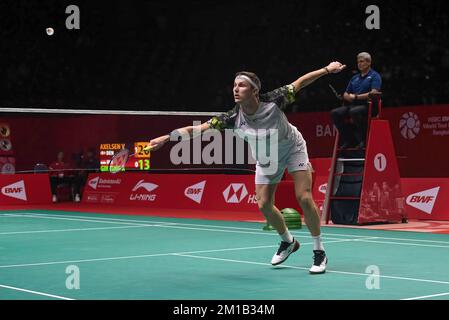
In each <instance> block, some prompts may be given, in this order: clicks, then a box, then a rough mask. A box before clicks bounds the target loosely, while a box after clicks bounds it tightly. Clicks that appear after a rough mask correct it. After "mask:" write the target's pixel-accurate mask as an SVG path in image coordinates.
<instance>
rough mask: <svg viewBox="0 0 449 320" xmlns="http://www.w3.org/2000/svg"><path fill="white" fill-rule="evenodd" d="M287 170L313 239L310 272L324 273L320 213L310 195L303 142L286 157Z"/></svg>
mask: <svg viewBox="0 0 449 320" xmlns="http://www.w3.org/2000/svg"><path fill="white" fill-rule="evenodd" d="M288 171H289V173H290V175H291V176H292V178H293V182H294V185H295V195H296V199H297V200H298V203H299V205H300V207H301V209H302V211H303V213H304V220H305V223H306V225H307V228H308V229H309V231H310V234H311V235H312V239H313V254H314V261H313V265H312V267H311V268H310V273H313V274H317V273H324V272H325V271H326V264H327V257H326V253H325V251H324V246H323V243H322V241H321V227H320V214H319V211H318V208H317V206H316V204H315V201H313V197H312V166H311V164H310V163H309V157H308V155H307V147H306V145H305V143H304V144H303V145H302V146H300V147H299V149H298V150H296V152H294V153H292V154H291V155H290V157H289V159H288Z"/></svg>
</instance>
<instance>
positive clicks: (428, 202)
mask: <svg viewBox="0 0 449 320" xmlns="http://www.w3.org/2000/svg"><path fill="white" fill-rule="evenodd" d="M439 191H440V187H435V188H432V189H428V190H424V191H421V192H417V193H414V194H411V195H409V196H408V197H407V200H406V202H407V204H408V205H409V206H411V207H414V208H416V209H418V210H421V211H424V212H425V213H428V214H431V213H432V210H433V206H434V205H435V202H436V200H437V196H438V192H439Z"/></svg>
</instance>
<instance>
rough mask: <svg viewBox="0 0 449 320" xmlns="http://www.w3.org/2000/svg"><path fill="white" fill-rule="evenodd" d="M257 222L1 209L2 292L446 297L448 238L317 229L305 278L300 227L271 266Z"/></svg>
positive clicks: (18, 295) (42, 295)
mask: <svg viewBox="0 0 449 320" xmlns="http://www.w3.org/2000/svg"><path fill="white" fill-rule="evenodd" d="M262 227H263V225H262V224H261V223H246V222H229V221H211V220H196V219H173V218H161V217H147V216H130V215H112V214H111V215H108V214H95V213H77V212H61V211H48V212H44V211H10V212H5V211H3V212H1V213H0V299H153V300H159V299H164V300H165V299H170V300H172V299H175V300H176V299H183V300H195V299H212V300H215V299H220V300H231V299H232V300H235V299H239V300H240V299H242V300H247V299H251V300H258V299H268V300H276V299H287V300H306V299H448V298H449V268H447V266H448V265H449V237H448V235H438V234H426V233H414V232H397V231H379V230H365V229H355V228H332V227H323V239H324V242H325V243H324V245H325V248H326V252H327V255H328V257H329V264H328V270H327V272H326V274H323V275H310V274H309V273H308V269H309V268H310V265H311V263H312V244H311V238H310V235H309V233H308V231H307V229H301V230H297V231H296V230H295V231H293V234H294V236H295V237H296V238H297V239H298V240H299V241H300V242H301V248H300V249H299V250H298V251H297V252H296V253H294V254H293V255H292V256H290V258H289V259H288V260H287V261H286V262H285V264H283V265H281V266H278V267H273V266H271V264H270V261H271V257H272V255H273V254H274V252H275V251H276V249H277V247H278V243H279V237H278V236H277V234H276V233H275V232H274V231H263V230H262ZM377 271H379V273H373V272H377ZM77 284H79V287H77ZM73 286H75V287H73Z"/></svg>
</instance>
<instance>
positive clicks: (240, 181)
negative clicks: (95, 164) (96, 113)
mask: <svg viewBox="0 0 449 320" xmlns="http://www.w3.org/2000/svg"><path fill="white" fill-rule="evenodd" d="M83 203H91V204H93V203H98V204H115V205H124V206H140V207H145V206H146V207H149V208H168V209H183V210H186V211H188V210H190V209H192V210H198V209H201V210H215V211H216V210H222V211H226V212H230V213H232V212H243V211H244V212H254V217H255V218H256V219H258V220H260V218H261V214H260V213H259V210H258V206H257V201H256V197H255V187H254V176H253V175H224V174H204V175H194V174H170V175H164V174H145V173H126V174H110V173H98V174H90V175H89V178H88V180H87V184H86V186H85V188H84V194H83Z"/></svg>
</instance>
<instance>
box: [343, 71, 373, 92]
mask: <svg viewBox="0 0 449 320" xmlns="http://www.w3.org/2000/svg"><path fill="white" fill-rule="evenodd" d="M381 86H382V78H381V77H380V74H379V73H378V72H376V71H374V70H373V69H370V71H369V72H368V73H367V74H366V75H364V76H363V77H362V75H361V74H360V73H358V74H356V75H355V76H353V77H352V78H351V80H350V81H349V84H348V87H347V88H346V92H347V93H354V94H363V93H368V92H370V91H371V90H372V89H376V90H378V91H380V88H381Z"/></svg>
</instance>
